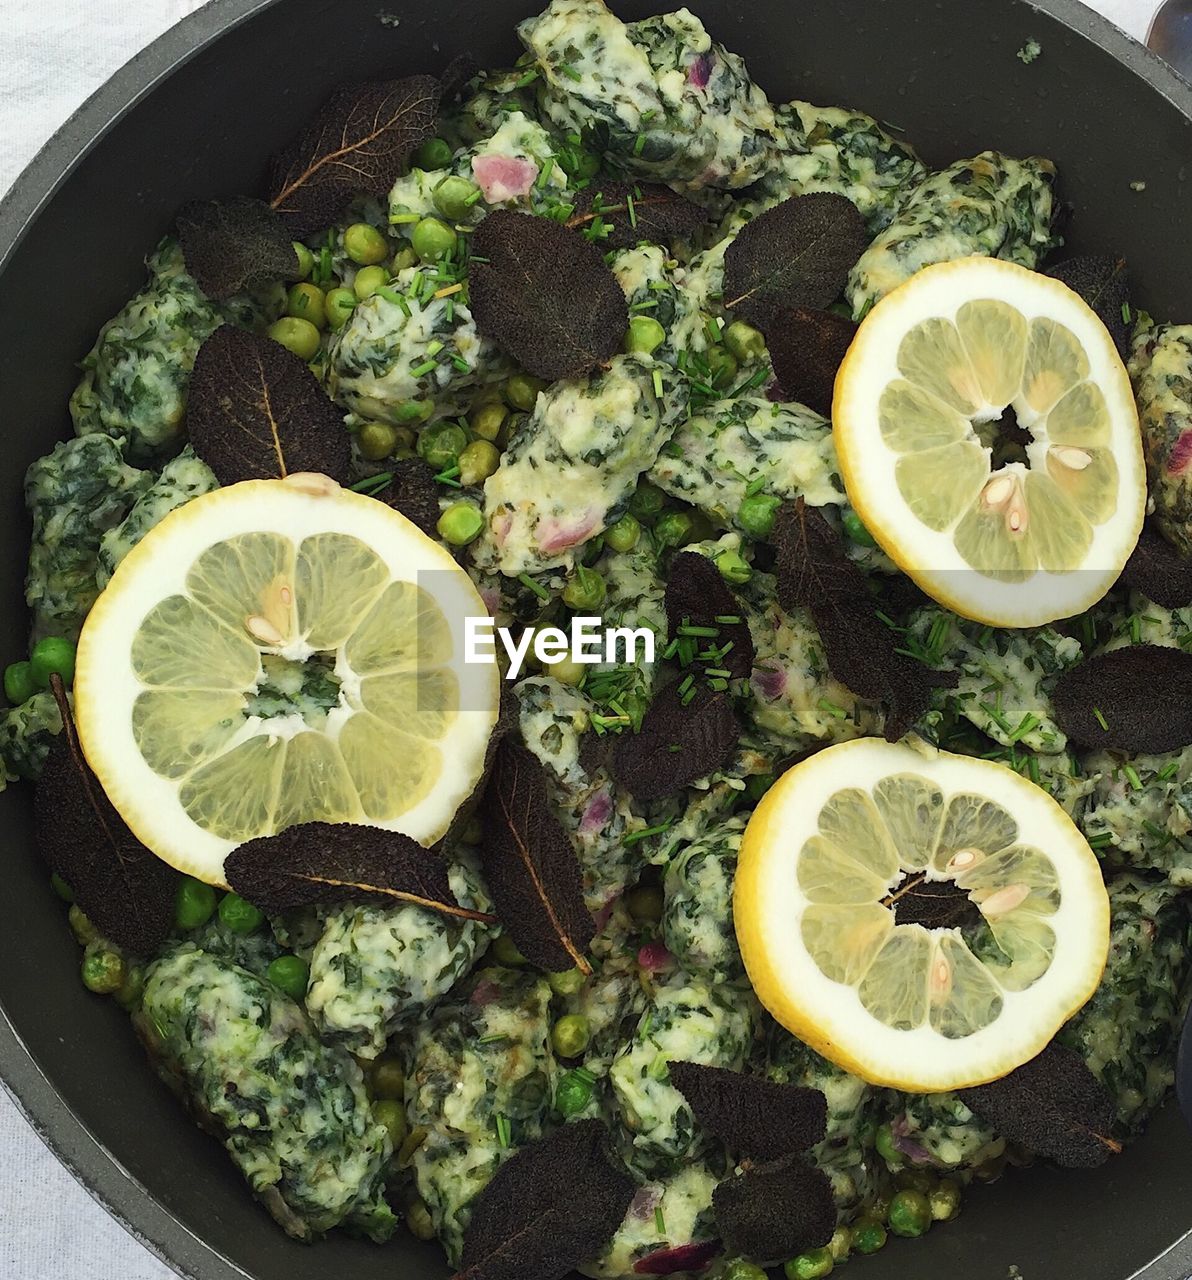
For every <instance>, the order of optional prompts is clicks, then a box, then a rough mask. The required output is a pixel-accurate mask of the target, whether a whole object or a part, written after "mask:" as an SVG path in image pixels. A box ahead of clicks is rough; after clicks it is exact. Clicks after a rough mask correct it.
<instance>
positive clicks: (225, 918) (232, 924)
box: [219, 893, 265, 934]
mask: <svg viewBox="0 0 1192 1280" xmlns="http://www.w3.org/2000/svg"><path fill="white" fill-rule="evenodd" d="M219 922H220V924H222V925H223V927H224V928H225V929H227V931H228V932H229V933H240V934H248V933H255V932H256V931H257V930H258V929H259V928H260V927H261V925H263V924H264V923H265V913H264V912H263V911H262V910H261V909H260V908H259V907H254V906H253V904H252V903H251V902H246V901H245V899H243V898H242V897H241V896H240V895H239V894H238V893H228V894H225V895H224V897H223V898H222V899H221V901H220V904H219Z"/></svg>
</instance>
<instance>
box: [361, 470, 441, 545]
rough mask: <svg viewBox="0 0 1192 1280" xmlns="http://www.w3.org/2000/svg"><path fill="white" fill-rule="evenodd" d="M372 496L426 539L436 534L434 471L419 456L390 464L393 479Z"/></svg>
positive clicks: (437, 514) (437, 496) (437, 505)
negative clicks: (401, 516) (407, 521)
mask: <svg viewBox="0 0 1192 1280" xmlns="http://www.w3.org/2000/svg"><path fill="white" fill-rule="evenodd" d="M373 497H374V498H376V499H377V501H378V502H383V503H385V505H386V506H389V507H392V508H393V509H394V510H395V511H400V512H401V513H402V515H403V516H405V518H406V519H407V520H409V521H410V522H411V523H412V524H416V525H417V526H418V528H419V529H421V530H422V532H423V533H425V534H426V536H427V537H428V538H437V537H438V536H439V533H438V529H437V527H436V526H437V525H438V522H439V486H438V485H437V484H436V483H435V471H434V468H433V467H432V466H430V465H429V464H428V463H425V462H423V461H422V459H421V458H403V459H401V460H400V461H399V462H395V463H394V464H393V471H392V478H391V479H390V481H389V483H388V484H387V485H385V487H384V488H383V489H380V490H378V491H377V492H376V493H375V494H373Z"/></svg>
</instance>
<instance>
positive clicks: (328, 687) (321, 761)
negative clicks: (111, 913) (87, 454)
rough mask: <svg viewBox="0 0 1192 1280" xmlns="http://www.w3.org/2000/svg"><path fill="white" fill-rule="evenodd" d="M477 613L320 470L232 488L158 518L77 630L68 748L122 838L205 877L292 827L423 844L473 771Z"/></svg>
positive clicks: (450, 572) (444, 560)
mask: <svg viewBox="0 0 1192 1280" xmlns="http://www.w3.org/2000/svg"><path fill="white" fill-rule="evenodd" d="M486 612H487V610H486V609H485V608H484V605H483V603H482V601H481V599H480V596H479V594H478V593H477V591H476V589H475V587H474V586H473V585H472V582H471V580H470V579H469V577H468V576H467V574H466V573H465V572H464V571H463V570H462V569H461V568H459V566H458V565H457V564H456V563H455V561H454V560H453V559H452V558H451V556H450V555H449V554H448V553H447V552H446V551H445V550H444V549H443V548H442V547H440V546H439V545H438V544H436V543H435V542H433V541H432V540H431V539H429V538H427V537H426V536H425V535H423V534H422V533H421V532H419V530H418V529H416V528H415V527H414V526H413V525H412V524H411V523H410V522H409V521H408V520H406V519H405V517H404V516H402V515H399V514H398V513H397V512H396V511H393V510H392V509H390V508H389V507H387V506H385V505H384V504H383V503H380V502H377V501H375V500H374V499H372V498H365V497H361V496H360V495H359V494H355V493H352V492H350V491H348V490H346V489H341V488H340V487H339V485H337V484H336V483H335V482H334V481H331V480H328V479H327V478H326V477H324V476H313V475H298V476H291V477H289V478H288V479H286V480H251V481H246V482H245V483H243V484H235V485H231V486H229V487H228V488H225V489H218V490H216V491H215V492H214V493H210V494H207V495H206V496H204V497H200V498H196V499H194V500H193V501H192V502H189V503H187V504H186V505H185V506H183V507H180V508H179V509H178V510H177V511H175V512H173V513H172V514H171V515H169V516H167V517H166V519H165V520H163V521H162V522H161V523H160V524H159V525H158V526H157V527H156V528H154V529H153V530H152V531H151V532H150V533H149V534H148V536H147V537H146V538H145V539H144V540H143V541H142V542H141V543H140V544H139V545H138V546H137V547H136V548H135V549H134V550H133V551H132V552H131V553H130V554H129V555H128V557H127V558H126V559H125V560H124V561H122V563H121V564H120V566H119V568H118V569H117V570H116V573H115V574H114V576H113V577H112V580H111V582H110V583H109V584H108V586H107V587H106V589H105V590H104V592H103V593H102V595H101V596H100V597H99V600H98V601H97V603H96V605H95V607H94V609H93V610H92V612H91V614H90V616H89V617H88V619H87V622H86V625H85V626H84V628H83V634H82V636H81V638H80V640H79V650H78V665H77V669H76V674H75V710H76V715H77V719H78V727H79V737H80V739H81V741H82V745H83V750H84V751H85V753H86V756H87V760H88V762H89V763H90V765H91V767H92V769H94V771H95V773H96V775H97V776H98V778H99V780H100V782H101V783H102V785H103V788H104V790H105V791H106V792H107V794H108V796H109V798H110V799H111V801H112V803H113V804H114V805H115V806H116V808H117V809H118V810H119V812H120V814H121V816H122V817H123V818H124V820H125V821H126V822H127V823H128V825H129V827H131V828H132V830H133V832H134V833H135V834H136V836H137V837H138V838H139V839H140V840H141V841H142V842H143V843H144V844H145V845H146V846H147V847H148V848H150V849H152V850H153V851H154V853H156V854H157V855H158V856H159V857H161V858H163V859H164V860H165V861H166V862H168V863H170V864H171V865H172V866H175V867H177V868H178V869H179V870H180V871H185V872H188V873H189V874H191V875H194V876H197V877H199V878H200V879H203V880H206V881H208V882H210V883H212V884H220V883H223V862H224V859H225V857H226V856H227V855H228V853H230V852H231V850H232V849H234V848H235V847H236V846H237V845H238V844H240V843H242V842H243V841H245V840H251V839H253V838H254V837H256V836H263V835H271V834H273V833H275V832H277V831H280V830H282V829H283V828H285V827H289V826H294V825H296V824H298V823H302V822H314V821H322V822H356V823H363V824H367V825H371V826H376V827H383V828H385V829H386V830H393V831H403V832H405V833H406V834H407V835H410V836H412V837H413V838H414V839H416V840H419V841H421V842H422V843H423V844H430V843H432V842H433V841H434V840H436V839H438V838H439V837H440V836H441V835H442V834H443V833H444V831H445V830H446V829H447V827H448V825H449V824H450V822H451V819H452V817H453V816H454V814H455V813H456V811H457V810H458V809H459V807H460V805H461V804H462V802H463V801H464V800H465V799H466V798H467V797H468V796H469V795H470V794H471V792H472V790H473V788H474V787H475V786H476V784H477V782H478V780H479V779H480V776H481V774H482V773H483V770H484V757H485V748H486V745H487V743H488V740H489V736H490V734H491V732H492V730H493V726H494V725H495V723H496V720H497V712H498V703H499V698H500V694H499V687H498V680H499V673H498V671H497V668H496V667H495V666H494V665H491V664H465V663H464V661H463V636H464V627H463V619H464V618H465V617H467V616H469V615H471V616H482V615H484V614H485V613H486Z"/></svg>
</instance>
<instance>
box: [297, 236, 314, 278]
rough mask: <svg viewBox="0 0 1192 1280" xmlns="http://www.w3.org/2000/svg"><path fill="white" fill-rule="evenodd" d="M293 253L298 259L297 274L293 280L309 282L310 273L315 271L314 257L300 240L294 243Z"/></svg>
mask: <svg viewBox="0 0 1192 1280" xmlns="http://www.w3.org/2000/svg"><path fill="white" fill-rule="evenodd" d="M294 253H295V255H296V256H297V258H298V274H297V275H296V276H295V277H294V279H295V280H309V279H310V273H311V272H312V271H313V270H314V269H315V255H314V254H313V253H311V251H310V250H309V249H308V248H307V247H306V245H304V244H303V243H302V241H301V240H295V241H294Z"/></svg>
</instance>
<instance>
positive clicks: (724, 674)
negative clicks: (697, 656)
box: [704, 667, 733, 680]
mask: <svg viewBox="0 0 1192 1280" xmlns="http://www.w3.org/2000/svg"><path fill="white" fill-rule="evenodd" d="M704 675H706V676H713V677H715V676H719V677H720V678H721V679H722V680H731V679H732V678H733V673H732V672H731V671H729V670H727V669H726V668H725V667H705V668H704Z"/></svg>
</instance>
